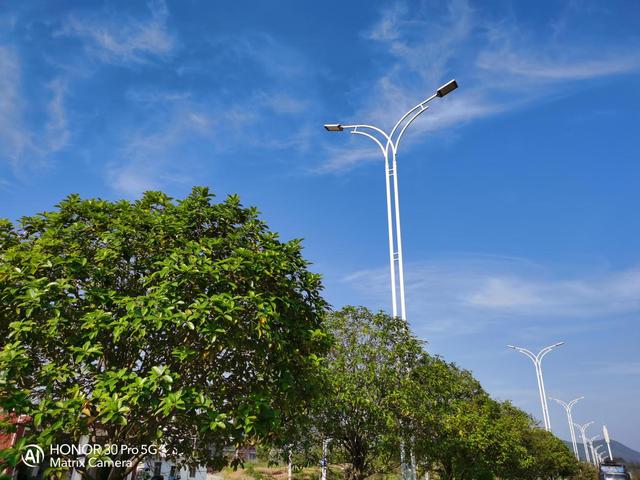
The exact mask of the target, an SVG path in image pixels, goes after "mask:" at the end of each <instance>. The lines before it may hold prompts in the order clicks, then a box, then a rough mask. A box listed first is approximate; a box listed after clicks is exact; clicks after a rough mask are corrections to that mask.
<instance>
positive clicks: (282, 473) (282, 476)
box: [218, 461, 399, 480]
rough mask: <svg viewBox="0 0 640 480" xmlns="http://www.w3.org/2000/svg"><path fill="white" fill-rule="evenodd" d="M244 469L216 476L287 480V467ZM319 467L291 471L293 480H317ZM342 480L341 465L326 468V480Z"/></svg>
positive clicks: (382, 478) (377, 479) (394, 479)
mask: <svg viewBox="0 0 640 480" xmlns="http://www.w3.org/2000/svg"><path fill="white" fill-rule="evenodd" d="M244 467H245V468H238V470H235V471H234V470H233V469H230V468H225V469H224V470H222V471H221V472H220V473H219V474H218V475H219V476H221V477H222V478H223V479H224V480H287V473H288V472H287V466H286V465H278V466H275V467H274V466H271V467H269V466H267V465H266V463H262V462H257V461H254V462H245V464H244ZM319 478H320V467H306V468H303V469H299V470H294V471H293V480H319ZM342 478H344V467H343V466H342V465H329V467H328V468H327V480H342ZM369 478H370V479H371V480H398V478H399V476H398V475H397V474H395V473H391V474H387V475H381V474H378V475H373V476H371V477H369Z"/></svg>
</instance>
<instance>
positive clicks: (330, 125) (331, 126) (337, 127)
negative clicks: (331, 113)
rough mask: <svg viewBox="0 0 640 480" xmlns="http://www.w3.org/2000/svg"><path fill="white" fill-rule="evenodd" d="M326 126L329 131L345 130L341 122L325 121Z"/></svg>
mask: <svg viewBox="0 0 640 480" xmlns="http://www.w3.org/2000/svg"><path fill="white" fill-rule="evenodd" d="M324 128H326V129H327V131H328V132H341V131H342V130H343V128H342V125H340V124H339V123H325V125H324Z"/></svg>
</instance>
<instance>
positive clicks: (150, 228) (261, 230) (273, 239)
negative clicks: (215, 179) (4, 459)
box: [0, 188, 328, 479]
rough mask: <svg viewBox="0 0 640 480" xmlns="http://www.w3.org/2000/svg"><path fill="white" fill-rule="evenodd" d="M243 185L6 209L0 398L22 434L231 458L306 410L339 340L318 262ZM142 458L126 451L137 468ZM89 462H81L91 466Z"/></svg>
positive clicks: (1, 227)
mask: <svg viewBox="0 0 640 480" xmlns="http://www.w3.org/2000/svg"><path fill="white" fill-rule="evenodd" d="M307 266H308V264H307V262H306V261H305V260H304V258H303V257H302V255H301V246H300V242H299V241H298V240H294V241H290V242H286V243H285V242H281V241H279V240H278V237H277V235H276V234H274V233H272V232H271V231H269V229H268V228H267V226H266V225H265V224H264V223H263V222H262V221H260V220H259V219H258V214H257V211H256V210H255V209H254V208H244V207H242V206H241V204H240V201H239V199H238V197H236V196H229V197H228V198H227V199H226V200H225V201H224V202H222V203H217V204H215V203H212V195H211V194H210V193H209V192H208V190H207V189H206V188H194V189H193V192H192V193H191V194H190V195H189V196H188V197H187V198H185V199H184V200H181V201H178V202H174V201H172V200H171V199H170V198H169V197H167V196H166V195H164V194H162V193H158V192H147V193H145V194H144V196H143V198H142V199H141V200H139V201H135V202H128V201H119V202H108V201H104V200H95V199H91V200H82V199H80V197H78V196H77V195H71V196H70V197H68V198H67V199H65V200H64V201H62V202H61V203H60V204H59V205H58V206H57V209H56V210H55V211H50V212H45V213H42V214H39V215H35V216H31V217H25V218H23V219H22V220H21V221H20V223H19V224H18V226H15V227H14V226H13V225H12V224H11V223H10V222H8V221H2V222H1V223H0V342H1V343H0V347H1V350H0V408H1V409H2V410H4V411H5V412H12V413H16V414H26V415H28V416H30V418H31V423H30V425H29V427H30V428H29V430H28V435H27V437H26V438H25V439H23V440H22V441H21V442H20V443H19V444H18V445H17V447H16V448H15V449H14V450H13V451H12V452H10V453H11V455H8V456H9V457H10V460H11V461H12V462H13V463H15V462H16V461H17V458H18V456H19V449H20V447H21V446H23V445H24V444H25V443H38V444H40V445H41V446H43V447H46V446H48V445H51V444H54V443H62V442H64V443H77V442H78V440H79V439H80V438H81V436H82V435H89V436H90V437H91V441H92V442H95V441H98V442H100V443H103V444H107V443H110V444H127V445H130V446H141V445H151V444H156V445H158V444H161V445H163V446H164V447H165V448H166V449H167V452H168V453H169V455H171V456H173V457H175V458H180V459H182V461H184V462H185V463H187V464H189V465H196V464H201V465H210V466H220V465H221V464H222V463H224V461H225V459H224V458H223V457H222V450H223V447H224V446H229V445H241V444H243V443H245V442H249V441H253V440H254V439H270V440H273V438H274V437H275V436H277V435H278V432H279V428H280V426H281V425H282V422H281V419H282V418H285V417H286V418H288V419H289V421H291V419H294V418H295V417H296V415H298V414H299V412H303V411H305V409H306V407H307V405H308V404H309V402H310V401H311V400H312V398H313V396H314V393H315V390H316V386H317V384H318V382H319V381H320V379H321V375H320V365H319V362H320V358H321V357H322V356H323V355H324V353H325V352H326V349H327V348H328V337H327V336H326V335H325V334H324V330H323V324H322V319H323V317H324V311H325V302H324V301H323V299H322V298H321V296H320V291H321V284H320V278H319V276H318V275H315V274H313V273H310V272H309V271H308V270H307ZM142 456H143V453H142V452H140V453H139V454H137V455H132V454H127V453H120V454H118V455H114V456H112V459H120V460H127V459H129V460H131V461H132V463H133V466H132V467H130V468H121V469H116V468H114V469H111V470H110V472H109V478H110V479H116V478H122V477H124V476H125V475H126V474H128V473H129V471H131V470H132V469H133V468H134V466H135V464H136V463H137V462H138V461H139V460H140V458H141V457H142ZM85 473H86V472H85Z"/></svg>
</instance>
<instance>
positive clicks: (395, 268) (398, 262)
mask: <svg viewBox="0 0 640 480" xmlns="http://www.w3.org/2000/svg"><path fill="white" fill-rule="evenodd" d="M457 88H458V83H457V82H456V80H450V81H449V82H447V83H445V84H444V85H442V86H441V87H440V88H438V89H437V90H436V91H435V93H433V94H432V95H431V96H429V97H427V98H426V99H425V100H423V101H422V102H420V103H418V104H417V105H416V106H415V107H413V108H412V109H411V110H409V111H408V112H406V113H405V114H404V115H403V116H402V117H401V118H400V120H398V121H397V122H396V124H395V125H394V126H393V128H392V129H391V132H390V133H387V132H385V131H384V130H382V129H381V128H379V127H376V126H373V125H366V124H353V125H342V124H340V123H329V124H325V125H324V128H325V129H326V130H327V131H329V132H342V131H345V130H347V131H349V132H350V133H352V134H355V135H362V136H365V137H367V138H369V139H371V140H373V141H374V142H375V143H376V144H377V145H378V147H379V148H380V151H381V152H382V156H383V158H384V167H385V184H386V199H387V227H388V235H389V270H390V274H391V275H390V277H391V307H392V313H393V316H394V317H397V316H400V318H402V319H403V320H406V319H407V314H406V304H405V289H404V265H403V256H402V234H401V230H400V199H399V193H398V164H397V154H398V148H399V146H400V140H401V139H402V136H403V135H404V133H405V131H406V130H407V128H408V127H409V126H410V125H411V124H412V123H413V122H414V121H415V120H416V119H417V118H418V117H419V116H420V115H421V114H422V113H424V112H425V111H426V110H427V109H428V108H429V105H427V104H428V103H429V102H431V101H432V100H434V99H436V98H442V97H444V96H446V95H447V94H449V93H451V92H452V91H454V90H455V89H457ZM398 307H399V308H398ZM398 309H399V310H400V311H399V312H398ZM398 313H399V314H400V315H398ZM563 344H564V342H559V343H556V344H553V345H550V346H548V347H545V348H543V349H542V350H540V352H538V354H534V353H533V352H531V351H530V350H527V349H526V348H522V347H516V346H513V345H509V347H510V348H513V349H514V350H516V351H518V352H520V353H522V354H524V355H526V356H528V357H529V358H530V359H531V360H532V361H533V364H534V366H535V369H536V378H537V380H538V394H539V395H540V402H541V404H542V417H543V422H544V427H545V429H546V430H547V431H551V420H550V418H549V407H548V405H547V394H546V391H545V387H544V378H543V376H542V358H543V357H544V356H545V355H546V354H547V353H549V352H550V351H551V350H553V349H554V348H556V347H559V346H561V345H563ZM549 398H550V397H549ZM582 398H583V397H578V398H576V399H574V400H572V401H571V402H569V403H565V402H563V401H561V400H558V399H555V398H553V400H554V401H556V402H558V403H559V404H560V405H562V406H563V407H564V408H565V410H566V412H567V419H568V421H569V431H570V433H571V443H572V445H573V451H574V454H575V455H576V458H578V459H579V455H578V446H577V441H576V433H575V429H574V425H575V426H577V427H578V428H579V429H580V432H581V435H582V443H583V445H584V449H585V456H586V459H587V461H589V460H590V455H589V449H588V447H587V443H589V445H590V449H591V458H593V463H596V460H595V458H596V451H595V450H596V449H594V448H593V443H592V442H593V440H594V439H595V437H594V438H592V439H591V441H589V442H588V441H587V438H586V429H587V428H588V427H589V425H591V424H592V423H593V422H589V423H587V424H585V425H578V424H577V423H574V422H573V417H572V414H571V409H572V408H573V406H574V405H575V404H576V403H577V402H578V401H579V400H581V399H582ZM603 433H604V436H605V440H606V442H607V446H608V447H609V458H613V457H612V455H611V447H610V445H609V435H608V432H607V429H606V426H605V427H603ZM323 450H325V451H326V444H323ZM411 453H412V452H411ZM401 457H402V459H403V460H402V464H403V465H402V471H403V478H407V477H408V478H409V480H415V478H416V477H415V475H416V472H415V469H414V468H413V466H409V465H406V464H405V461H404V446H401ZM325 458H326V457H325ZM325 461H326V460H325ZM412 463H413V462H412ZM324 475H326V473H325V474H324ZM323 480H324V478H323Z"/></svg>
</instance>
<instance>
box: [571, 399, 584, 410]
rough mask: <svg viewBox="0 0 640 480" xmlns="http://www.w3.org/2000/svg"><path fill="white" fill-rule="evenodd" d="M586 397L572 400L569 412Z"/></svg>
mask: <svg viewBox="0 0 640 480" xmlns="http://www.w3.org/2000/svg"><path fill="white" fill-rule="evenodd" d="M583 398H584V397H578V398H574V399H573V400H571V401H570V402H569V410H571V409H572V408H573V406H574V405H575V404H576V403H578V402H579V401H580V400H582V399H583Z"/></svg>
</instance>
